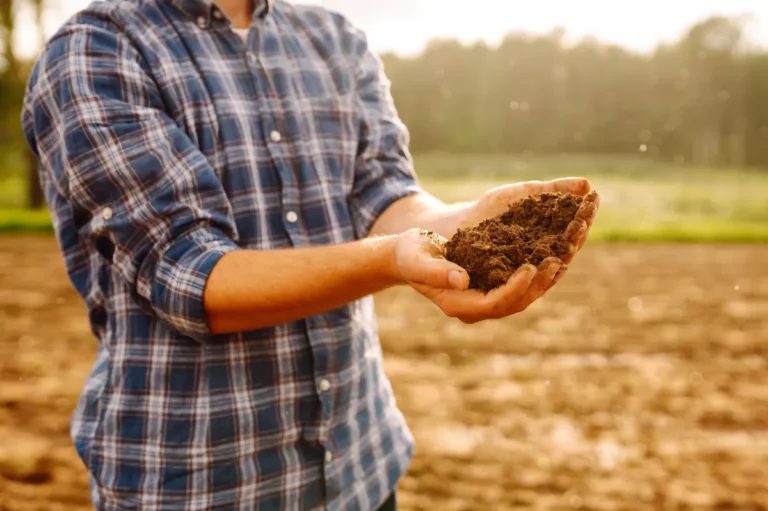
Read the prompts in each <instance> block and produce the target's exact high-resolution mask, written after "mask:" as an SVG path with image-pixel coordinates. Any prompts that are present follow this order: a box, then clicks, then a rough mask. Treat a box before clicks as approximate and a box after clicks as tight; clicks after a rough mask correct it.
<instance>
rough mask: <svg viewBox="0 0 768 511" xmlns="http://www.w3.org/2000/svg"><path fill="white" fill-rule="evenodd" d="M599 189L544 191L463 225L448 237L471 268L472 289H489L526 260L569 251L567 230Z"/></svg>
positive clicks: (449, 249) (451, 255)
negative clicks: (500, 212) (582, 193)
mask: <svg viewBox="0 0 768 511" xmlns="http://www.w3.org/2000/svg"><path fill="white" fill-rule="evenodd" d="M595 195H596V192H592V193H590V194H589V195H587V197H584V198H582V197H579V196H577V195H573V194H570V193H566V194H561V193H544V194H541V195H540V196H538V197H533V196H531V197H528V198H526V199H522V200H520V201H517V202H516V203H514V204H512V205H511V206H510V208H509V211H507V212H506V213H504V214H503V215H500V216H498V217H496V218H490V219H487V220H484V221H483V222H481V223H480V224H479V225H478V226H476V227H473V228H471V229H459V230H458V231H457V232H456V234H454V235H453V237H452V238H451V239H450V240H448V243H446V246H445V247H446V253H445V258H446V259H447V260H449V261H451V262H453V263H456V264H458V265H459V266H461V267H462V268H464V269H465V270H467V272H468V273H469V279H470V284H469V288H470V289H480V290H482V291H484V292H488V291H490V290H491V289H494V288H496V287H499V286H501V285H503V284H505V283H506V282H507V280H509V278H510V277H511V276H512V274H513V273H515V271H516V270H517V269H518V268H519V267H521V266H522V265H524V264H527V263H530V264H532V265H534V266H537V267H538V266H539V264H541V263H542V262H543V261H544V260H545V259H546V258H548V257H557V258H560V259H562V258H563V257H565V256H566V255H567V254H568V247H569V243H568V241H567V240H566V238H565V236H564V235H565V230H566V229H567V228H568V224H570V223H571V222H572V221H573V219H574V217H575V216H576V212H577V211H578V210H579V207H580V206H581V204H582V202H583V201H584V200H592V199H593V198H594V196H595Z"/></svg>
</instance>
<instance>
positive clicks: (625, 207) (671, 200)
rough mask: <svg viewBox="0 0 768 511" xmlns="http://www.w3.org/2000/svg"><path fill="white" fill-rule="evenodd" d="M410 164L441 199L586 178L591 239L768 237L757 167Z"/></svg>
mask: <svg viewBox="0 0 768 511" xmlns="http://www.w3.org/2000/svg"><path fill="white" fill-rule="evenodd" d="M416 168H417V171H418V174H419V176H420V179H421V183H422V186H423V187H424V188H425V189H427V190H428V191H430V192H431V193H433V194H435V195H436V196H438V197H439V198H441V199H443V200H446V201H463V200H471V199H475V198H477V197H478V196H479V195H480V194H481V193H483V192H484V191H485V190H487V189H489V188H491V187H494V186H498V185H500V184H505V183H511V182H516V181H525V180H533V179H542V180H543V179H551V178H556V177H563V176H568V175H579V176H586V177H588V178H589V179H590V180H591V181H592V183H593V185H594V186H595V188H596V189H597V190H598V191H599V192H600V195H601V198H602V199H601V201H602V203H601V208H600V215H599V218H598V222H597V223H596V225H595V227H594V229H593V232H592V235H591V239H592V240H593V241H643V242H649V241H677V242H704V241H708V242H729V243H736V242H761V243H766V242H768V201H766V200H765V197H768V174H766V173H762V172H759V171H754V170H744V169H737V168H727V169H713V168H706V167H693V166H681V165H672V164H667V163H663V162H654V161H651V160H649V159H643V158H628V157H622V156H606V157H595V156H593V157H585V156H579V155H577V156H567V155H560V156H551V157H547V156H537V157H529V158H522V157H515V156H509V155H470V154H465V155H455V154H420V155H417V156H416ZM23 189H24V180H23V179H15V180H8V181H5V183H4V184H0V190H2V193H3V194H4V195H6V196H8V197H20V196H22V195H23V193H22V192H23ZM0 200H4V199H3V197H2V196H0ZM5 200H9V199H5ZM50 230H51V227H50V219H49V217H48V214H47V212H46V211H44V210H43V211H34V212H29V211H27V210H21V209H12V210H2V209H0V232H2V231H16V232H18V231H30V232H40V231H50Z"/></svg>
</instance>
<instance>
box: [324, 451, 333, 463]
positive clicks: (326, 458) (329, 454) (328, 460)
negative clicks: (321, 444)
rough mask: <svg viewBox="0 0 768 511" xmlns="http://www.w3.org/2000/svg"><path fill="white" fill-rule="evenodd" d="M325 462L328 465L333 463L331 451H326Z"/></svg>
mask: <svg viewBox="0 0 768 511" xmlns="http://www.w3.org/2000/svg"><path fill="white" fill-rule="evenodd" d="M325 461H326V462H328V463H330V462H331V461H333V453H332V452H331V451H325Z"/></svg>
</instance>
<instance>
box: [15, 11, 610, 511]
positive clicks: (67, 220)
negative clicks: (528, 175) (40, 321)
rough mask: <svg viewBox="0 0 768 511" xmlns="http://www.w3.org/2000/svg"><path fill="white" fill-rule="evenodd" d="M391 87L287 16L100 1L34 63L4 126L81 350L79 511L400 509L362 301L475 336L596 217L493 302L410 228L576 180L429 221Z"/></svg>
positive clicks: (403, 449)
mask: <svg viewBox="0 0 768 511" xmlns="http://www.w3.org/2000/svg"><path fill="white" fill-rule="evenodd" d="M388 85H389V84H388V82H387V80H386V78H385V76H384V74H383V73H382V68H381V65H380V61H379V60H378V59H377V58H376V57H375V56H374V55H373V54H372V53H371V52H370V50H369V49H368V48H367V45H366V41H365V38H364V37H363V35H362V34H361V33H360V32H359V31H357V30H356V29H355V28H353V27H352V26H351V25H350V24H349V23H348V22H347V21H346V20H345V19H344V18H343V17H341V16H339V15H337V14H334V13H331V12H328V11H326V10H323V9H321V8H319V7H300V6H295V5H291V4H288V3H284V2H275V3H274V4H271V3H270V2H262V3H258V4H257V5H253V3H252V2H249V1H246V0H229V1H224V0H221V1H219V2H218V3H217V4H216V5H213V4H211V3H210V1H205V0H113V1H109V2H100V3H94V4H93V5H92V6H91V7H89V8H88V9H86V10H85V11H83V12H81V13H79V14H78V15H77V16H75V17H74V18H73V19H72V20H70V21H69V22H68V23H67V24H66V25H65V26H64V27H63V28H62V30H60V31H59V32H58V33H57V34H56V35H55V36H54V37H53V38H52V39H51V41H50V42H49V43H48V44H47V46H46V48H45V49H44V51H43V52H42V54H41V56H40V57H39V60H38V62H37V63H36V66H35V68H34V71H33V73H32V75H31V77H30V81H29V87H28V91H27V96H26V102H25V110H24V115H23V122H24V127H25V132H26V135H27V138H28V141H29V143H30V145H31V147H32V148H33V149H34V150H35V152H36V154H37V155H38V156H39V159H40V162H41V173H40V176H41V180H42V184H43V188H44V190H45V194H46V197H47V201H48V203H49V205H50V207H51V211H52V215H53V220H54V225H55V228H56V233H57V237H58V241H59V243H60V245H61V248H62V251H63V253H64V256H65V259H66V268H67V271H68V273H69V276H70V278H71V280H72V283H73V285H74V286H75V288H76V289H77V291H78V292H79V293H80V295H81V296H82V298H83V300H84V301H85V303H86V305H87V307H88V313H89V319H90V323H91V325H92V329H93V332H94V334H95V335H96V336H97V338H98V340H99V348H98V352H97V358H96V362H95V364H94V366H93V370H92V372H91V374H90V375H89V377H88V379H87V382H86V384H85V388H84V390H83V393H82V397H81V399H80V401H79V404H78V407H77V410H76V411H75V414H74V417H73V421H72V434H73V439H74V443H75V446H76V448H77V451H78V453H79V455H80V456H81V457H82V459H83V461H84V463H85V465H86V466H87V467H88V469H89V471H90V478H91V488H92V499H93V501H94V504H95V506H96V508H97V509H99V510H118V509H119V510H126V509H141V510H144V511H151V510H163V511H167V510H182V509H183V510H207V509H216V510H255V509H258V510H313V509H333V510H337V509H339V510H340V509H345V510H373V509H379V508H381V509H394V508H395V495H394V491H395V488H396V485H397V482H398V480H399V479H400V478H401V476H402V475H403V473H404V472H405V470H406V468H407V466H408V464H409V461H410V459H411V457H412V453H413V439H412V437H411V434H410V432H409V430H408V428H407V426H406V423H405V420H404V418H403V416H402V414H401V413H400V412H399V411H398V409H397V407H396V405H395V400H394V398H393V395H392V389H391V387H390V384H389V382H388V380H387V378H386V376H385V375H384V372H383V370H382V354H381V349H380V346H379V342H378V338H377V333H376V326H375V318H374V310H373V302H372V299H371V298H370V295H371V294H372V293H375V292H377V291H380V290H382V289H384V288H386V287H389V286H394V285H399V284H407V285H410V286H412V287H413V288H414V289H416V290H417V291H418V292H419V293H421V294H422V295H424V296H426V297H427V298H429V299H430V300H432V301H433V302H434V303H435V304H436V305H437V306H438V307H440V308H441V309H442V310H443V311H444V312H445V313H446V314H447V315H448V316H451V317H456V318H459V319H460V320H462V321H465V322H476V321H480V320H484V319H489V318H500V317H504V316H507V315H510V314H513V313H516V312H519V311H522V310H523V309H525V307H527V306H528V305H529V304H530V303H531V302H533V301H534V300H536V299H537V298H538V297H540V296H541V295H542V294H543V293H544V292H545V291H546V290H547V289H548V288H550V287H551V286H552V285H554V283H555V282H557V280H558V279H559V278H560V277H561V276H562V275H563V272H564V270H565V265H564V263H567V262H568V260H570V258H571V257H572V255H573V254H574V253H575V252H576V251H577V250H578V249H579V248H580V247H581V245H582V244H583V243H584V240H585V239H586V236H587V231H588V228H589V226H590V224H591V222H592V219H593V218H594V215H595V211H596V209H597V203H596V202H595V203H590V204H586V205H585V206H584V207H583V208H582V210H581V211H580V213H579V218H578V220H577V221H575V222H574V223H573V224H572V225H571V227H570V228H569V229H570V231H569V235H570V236H571V239H572V241H573V250H572V254H571V255H570V256H569V257H568V258H566V259H567V260H566V261H564V262H561V261H547V262H546V263H545V264H543V265H542V266H541V268H538V269H537V268H532V267H524V268H522V269H521V270H520V271H519V272H518V273H517V274H515V275H514V276H513V277H512V278H511V280H510V281H509V283H508V284H507V285H505V286H503V287H502V288H498V289H496V290H494V291H492V292H491V293H489V294H487V295H483V294H482V293H480V292H476V291H469V290H467V287H468V283H469V279H468V276H467V273H466V272H465V271H464V270H462V269H461V268H459V267H458V266H456V265H453V264H451V263H449V262H448V261H446V260H444V259H442V258H441V257H440V250H439V249H437V248H436V247H435V246H434V245H432V244H430V242H429V241H428V240H427V239H426V238H425V237H424V236H422V235H421V234H420V232H419V231H418V230H414V229H417V228H425V229H430V230H432V231H435V232H437V233H439V234H441V235H443V236H446V237H447V236H450V235H451V234H452V233H453V232H455V230H456V229H457V228H459V227H460V226H467V225H472V224H475V223H477V222H479V221H480V220H482V219H483V218H486V217H489V216H493V215H495V214H497V213H500V212H501V211H503V210H504V209H505V208H506V206H507V205H508V204H509V203H510V202H512V201H514V200H516V199H518V198H521V197H523V196H526V195H528V194H530V193H540V192H543V191H563V192H565V191H570V192H574V193H578V194H581V195H584V194H586V193H587V192H588V190H589V188H590V187H589V183H588V182H587V181H586V180H584V179H564V180H558V181H553V182H549V183H522V184H517V185H510V186H505V187H501V188H497V189H494V190H491V191H489V192H488V193H486V194H485V195H484V196H483V197H481V198H480V199H479V200H478V201H477V202H473V203H468V204H460V205H445V204H443V203H441V202H440V201H438V200H437V199H435V198H433V197H431V196H430V195H428V194H427V193H425V192H423V191H421V190H420V189H419V187H418V186H417V181H416V178H415V175H414V172H413V169H412V162H411V158H410V155H409V152H408V148H407V143H408V134H407V131H406V129H405V127H404V126H403V125H402V124H401V122H400V121H399V119H398V117H397V114H396V111H395V108H394V106H393V103H392V99H391V97H390V93H389V88H388ZM382 506H384V507H382Z"/></svg>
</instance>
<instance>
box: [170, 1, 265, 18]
mask: <svg viewBox="0 0 768 511" xmlns="http://www.w3.org/2000/svg"><path fill="white" fill-rule="evenodd" d="M170 2H171V4H173V5H175V6H176V8H177V9H179V10H180V11H181V12H183V13H184V14H187V15H189V16H191V17H193V18H199V17H200V16H203V17H205V18H206V20H208V22H210V21H211V14H212V12H213V8H214V1H213V0H170ZM255 3H256V10H255V11H254V13H253V15H254V17H256V16H258V17H259V18H265V17H266V16H267V15H268V14H269V13H270V12H272V3H273V0H256V1H255Z"/></svg>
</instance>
